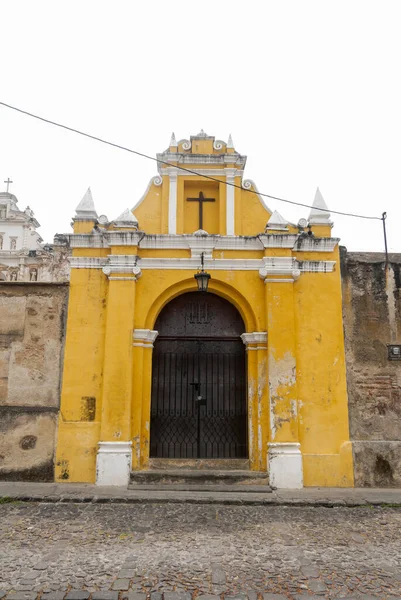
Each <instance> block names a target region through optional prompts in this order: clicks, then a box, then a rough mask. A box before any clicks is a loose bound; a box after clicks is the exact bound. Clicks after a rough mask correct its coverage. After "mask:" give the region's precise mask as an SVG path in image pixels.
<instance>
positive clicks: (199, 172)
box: [160, 154, 244, 183]
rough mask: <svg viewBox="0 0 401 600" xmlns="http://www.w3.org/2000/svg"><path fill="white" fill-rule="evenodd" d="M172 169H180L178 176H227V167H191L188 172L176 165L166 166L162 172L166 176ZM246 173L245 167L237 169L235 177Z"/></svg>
mask: <svg viewBox="0 0 401 600" xmlns="http://www.w3.org/2000/svg"><path fill="white" fill-rule="evenodd" d="M230 156H235V155H233V154H230ZM170 169H176V170H177V171H178V177H198V178H199V177H202V176H207V177H225V175H226V169H225V168H223V169H199V168H192V167H191V173H188V171H185V170H184V169H180V167H179V166H174V167H172V166H171V167H166V168H164V169H160V174H161V175H164V176H166V175H167V176H168V175H169V174H170ZM243 175H244V170H243V169H235V177H243ZM221 183H224V179H222V180H221Z"/></svg>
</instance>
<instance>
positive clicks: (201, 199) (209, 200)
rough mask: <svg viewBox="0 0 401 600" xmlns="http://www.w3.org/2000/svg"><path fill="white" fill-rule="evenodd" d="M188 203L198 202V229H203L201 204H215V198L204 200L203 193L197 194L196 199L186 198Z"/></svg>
mask: <svg viewBox="0 0 401 600" xmlns="http://www.w3.org/2000/svg"><path fill="white" fill-rule="evenodd" d="M187 201H188V202H199V229H203V203H204V202H216V198H205V196H204V195H203V192H199V197H198V198H187Z"/></svg>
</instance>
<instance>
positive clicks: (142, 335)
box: [132, 329, 159, 348]
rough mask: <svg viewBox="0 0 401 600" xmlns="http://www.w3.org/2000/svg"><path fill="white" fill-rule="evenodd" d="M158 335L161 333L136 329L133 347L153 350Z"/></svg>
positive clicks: (133, 336) (133, 335)
mask: <svg viewBox="0 0 401 600" xmlns="http://www.w3.org/2000/svg"><path fill="white" fill-rule="evenodd" d="M158 335H159V332H158V331H155V330H153V329H134V331H133V334H132V339H133V344H132V345H133V346H137V347H141V348H153V342H154V341H155V339H156V338H157V336H158ZM136 340H138V341H136Z"/></svg>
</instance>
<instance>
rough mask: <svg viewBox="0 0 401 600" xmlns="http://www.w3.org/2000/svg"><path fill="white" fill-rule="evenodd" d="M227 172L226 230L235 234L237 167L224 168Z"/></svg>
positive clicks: (230, 233)
mask: <svg viewBox="0 0 401 600" xmlns="http://www.w3.org/2000/svg"><path fill="white" fill-rule="evenodd" d="M224 170H225V172H226V182H227V184H228V185H227V186H226V230H227V232H226V233H227V235H234V217H235V187H234V186H233V185H230V184H233V183H234V182H235V179H234V174H235V169H224Z"/></svg>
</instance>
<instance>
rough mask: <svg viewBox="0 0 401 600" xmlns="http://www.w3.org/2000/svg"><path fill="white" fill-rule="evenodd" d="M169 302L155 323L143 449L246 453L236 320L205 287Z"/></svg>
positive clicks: (187, 454) (158, 453) (177, 454)
mask: <svg viewBox="0 0 401 600" xmlns="http://www.w3.org/2000/svg"><path fill="white" fill-rule="evenodd" d="M170 304H172V305H173V306H172V307H171V306H170V305H168V306H167V307H166V309H167V310H166V309H165V310H164V311H163V312H162V313H161V315H160V316H159V318H158V321H157V322H156V325H155V328H156V329H158V331H159V332H160V333H159V337H158V339H157V341H156V344H155V348H154V354H153V370H152V403H151V431H150V434H151V435H150V456H151V457H158V458H181V459H183V458H245V457H247V453H248V450H247V410H246V389H245V382H246V378H245V351H244V345H243V343H242V341H241V339H240V337H239V333H241V332H243V331H244V329H243V328H244V325H243V322H242V319H241V317H240V316H239V314H238V313H237V311H236V310H235V308H234V307H233V306H232V305H231V304H229V303H228V302H226V301H224V300H222V299H221V298H219V297H218V296H213V295H212V294H208V295H207V298H205V295H198V294H197V293H190V294H185V295H184V296H181V297H179V298H177V299H175V300H173V301H172V302H171V303H170ZM222 310H223V311H224V312H222ZM163 313H167V314H163ZM183 329H185V331H183ZM238 330H239V333H238ZM163 333H164V335H163ZM193 333H196V334H197V335H191V334H193ZM233 333H237V335H232V334H233ZM183 334H184V335H183ZM185 334H186V335H185Z"/></svg>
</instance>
